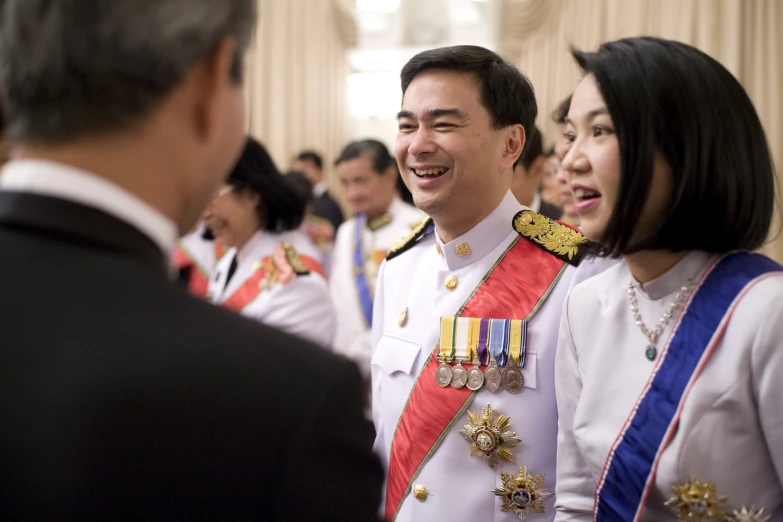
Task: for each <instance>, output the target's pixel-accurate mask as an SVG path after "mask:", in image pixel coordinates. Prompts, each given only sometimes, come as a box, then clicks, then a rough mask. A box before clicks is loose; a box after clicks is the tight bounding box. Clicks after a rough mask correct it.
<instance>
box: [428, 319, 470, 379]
mask: <svg viewBox="0 0 783 522" xmlns="http://www.w3.org/2000/svg"><path fill="white" fill-rule="evenodd" d="M456 327H457V324H456V322H455V321H454V318H453V317H441V318H440V347H439V350H438V358H437V360H438V362H439V363H440V365H439V366H438V369H437V370H435V381H436V382H437V383H438V386H440V387H441V388H445V387H446V386H448V385H449V384H451V383H452V381H453V380H454V371H453V370H452V369H451V366H449V365H448V364H447V362H450V361H453V360H454V349H455V347H454V333H455V330H456ZM463 370H464V368H463ZM463 385H464V384H463Z"/></svg>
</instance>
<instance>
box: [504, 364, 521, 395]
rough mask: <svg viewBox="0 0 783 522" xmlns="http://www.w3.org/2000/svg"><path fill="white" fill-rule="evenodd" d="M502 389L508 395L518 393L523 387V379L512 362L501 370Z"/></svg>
mask: <svg viewBox="0 0 783 522" xmlns="http://www.w3.org/2000/svg"><path fill="white" fill-rule="evenodd" d="M502 378H503V389H504V390H506V391H507V392H509V393H519V391H520V390H521V389H522V386H524V385H525V378H524V377H522V372H520V371H519V370H518V369H517V368H516V366H514V362H513V361H509V365H508V366H506V369H505V370H503V377H502Z"/></svg>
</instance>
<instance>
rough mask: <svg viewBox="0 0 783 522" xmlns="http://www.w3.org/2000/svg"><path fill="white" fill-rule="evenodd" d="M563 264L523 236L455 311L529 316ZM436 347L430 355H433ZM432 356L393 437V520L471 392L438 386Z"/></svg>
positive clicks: (389, 492) (389, 515) (389, 490)
mask: <svg viewBox="0 0 783 522" xmlns="http://www.w3.org/2000/svg"><path fill="white" fill-rule="evenodd" d="M564 266H565V262H564V261H563V260H561V259H559V258H557V257H556V256H554V255H552V254H550V253H548V252H546V251H545V250H542V249H541V247H539V246H537V245H535V244H533V243H532V242H531V241H528V240H526V239H518V240H517V241H516V243H515V244H513V245H512V246H511V247H510V248H509V249H508V250H507V251H506V253H505V254H504V256H503V257H502V258H501V260H500V262H499V263H498V264H496V265H495V266H494V267H493V268H492V269H491V270H490V272H489V274H488V275H487V276H486V277H485V278H484V282H483V283H481V284H480V285H479V287H478V288H477V289H476V290H475V291H474V293H473V295H472V296H471V297H469V298H468V300H467V302H466V303H465V304H464V305H463V306H462V309H461V310H460V312H459V316H461V317H490V318H503V319H529V317H530V316H532V314H533V313H535V311H536V310H537V309H538V306H539V304H540V303H543V301H544V300H545V299H546V298H547V296H548V295H549V291H550V289H551V288H552V287H553V286H554V284H555V283H556V282H557V280H558V279H559V278H560V274H561V273H562V272H563V270H564ZM438 351H439V346H436V347H435V350H434V351H433V355H435V354H437V353H438ZM438 364H439V363H438V362H437V361H436V360H435V357H433V356H432V355H431V356H430V357H429V360H428V362H427V364H426V365H425V366H424V369H423V370H422V371H421V373H420V374H419V378H418V379H417V380H416V384H414V386H413V390H412V391H411V393H410V395H409V396H408V402H407V404H406V406H405V409H404V410H403V412H402V416H401V417H400V421H399V424H397V429H396V431H395V432H394V438H393V439H392V445H391V455H390V456H389V473H388V477H387V482H386V509H385V514H386V519H387V520H389V521H392V520H394V518H395V517H396V516H397V512H398V511H399V509H400V507H402V503H403V501H404V500H405V498H406V497H407V496H408V495H409V494H410V491H411V487H412V484H413V481H414V480H415V479H416V476H417V475H418V474H419V471H420V470H421V469H422V468H423V467H424V465H425V464H426V462H427V461H428V460H429V458H430V457H431V456H432V455H433V454H434V453H435V450H437V448H438V446H439V445H440V442H441V441H442V439H443V437H444V436H445V434H446V432H447V431H448V430H449V429H451V427H452V425H453V424H454V422H456V420H457V419H458V418H459V417H460V416H461V415H462V413H463V412H464V410H465V409H466V408H467V407H468V406H469V405H470V403H471V401H472V400H473V396H474V394H475V392H471V391H470V390H469V389H468V388H461V389H454V388H451V387H446V388H441V387H440V386H438V384H437V382H436V381H435V370H436V369H437V367H438Z"/></svg>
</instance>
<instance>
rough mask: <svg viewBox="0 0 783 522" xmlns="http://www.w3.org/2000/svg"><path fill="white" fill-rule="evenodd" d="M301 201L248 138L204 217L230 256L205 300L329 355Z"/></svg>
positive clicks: (327, 312) (329, 331)
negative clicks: (322, 348)
mask: <svg viewBox="0 0 783 522" xmlns="http://www.w3.org/2000/svg"><path fill="white" fill-rule="evenodd" d="M305 205H306V200H305V199H304V198H303V197H301V195H300V194H299V192H298V191H297V190H296V189H295V188H294V186H293V185H291V184H289V183H288V182H287V181H286V179H285V178H284V177H283V176H282V175H281V174H280V173H279V172H278V170H277V168H276V167H275V164H274V163H273V162H272V159H271V158H270V157H269V155H268V154H267V152H266V150H265V149H264V147H263V146H262V145H261V144H260V143H259V142H258V141H256V140H254V139H253V138H248V139H247V142H246V145H245V148H244V151H243V152H242V156H241V157H240V159H239V162H238V163H237V165H236V166H235V167H234V169H233V170H232V171H231V174H230V175H229V176H228V179H227V181H226V183H225V185H224V186H223V187H222V188H221V189H220V191H219V192H218V194H217V195H216V197H215V198H214V199H213V201H212V203H211V204H210V206H209V208H208V209H207V212H206V215H205V221H206V225H207V227H209V229H210V230H211V232H212V234H214V237H215V241H216V242H217V243H219V244H221V245H223V246H225V247H227V248H229V250H228V251H227V252H226V253H225V255H224V256H223V257H222V258H221V260H220V262H218V264H217V266H216V267H215V270H214V272H213V274H212V276H211V278H210V285H209V299H210V301H211V302H213V303H215V304H219V305H222V306H224V307H226V308H229V309H231V310H235V311H238V312H240V313H241V314H242V315H244V316H247V317H252V318H253V319H256V320H257V321H259V322H262V323H264V324H267V325H269V326H274V327H277V328H280V329H281V330H284V331H286V332H289V333H293V334H296V335H299V336H300V337H303V338H305V339H309V340H311V341H314V342H317V343H318V344H320V345H321V346H325V347H331V345H332V341H333V340H334V334H335V313H334V308H333V306H332V301H331V299H330V298H329V289H328V286H327V283H326V276H325V274H324V272H323V268H322V267H321V265H320V264H319V263H318V261H317V260H316V258H317V257H318V256H319V255H320V251H319V250H318V249H317V248H316V247H315V245H313V243H312V242H311V241H310V238H308V237H307V236H306V235H305V234H303V233H302V232H301V231H300V230H299V226H300V225H301V224H302V220H303V219H304V213H305Z"/></svg>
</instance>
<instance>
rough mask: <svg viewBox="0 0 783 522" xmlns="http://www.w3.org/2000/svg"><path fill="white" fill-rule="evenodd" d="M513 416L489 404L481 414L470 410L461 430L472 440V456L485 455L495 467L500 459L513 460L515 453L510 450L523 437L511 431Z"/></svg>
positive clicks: (465, 436) (462, 433) (466, 437)
mask: <svg viewBox="0 0 783 522" xmlns="http://www.w3.org/2000/svg"><path fill="white" fill-rule="evenodd" d="M509 420H511V417H509V416H508V415H498V413H497V412H496V411H495V410H494V409H492V406H490V405H489V404H487V405H486V406H484V408H483V409H482V410H481V416H479V414H478V413H476V412H473V411H468V422H469V424H466V425H465V427H464V428H462V429H461V430H460V431H459V432H460V435H462V436H463V437H464V438H465V440H466V441H468V442H470V443H471V444H470V455H471V456H472V457H484V460H485V461H486V463H487V464H489V467H490V468H492V469H495V465H496V464H497V463H498V461H501V460H502V461H504V462H513V461H514V454H513V453H511V451H509V448H513V447H514V446H516V445H517V444H519V443H520V442H522V439H520V438H519V437H517V434H516V433H514V432H513V431H511V425H510V424H509Z"/></svg>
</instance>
